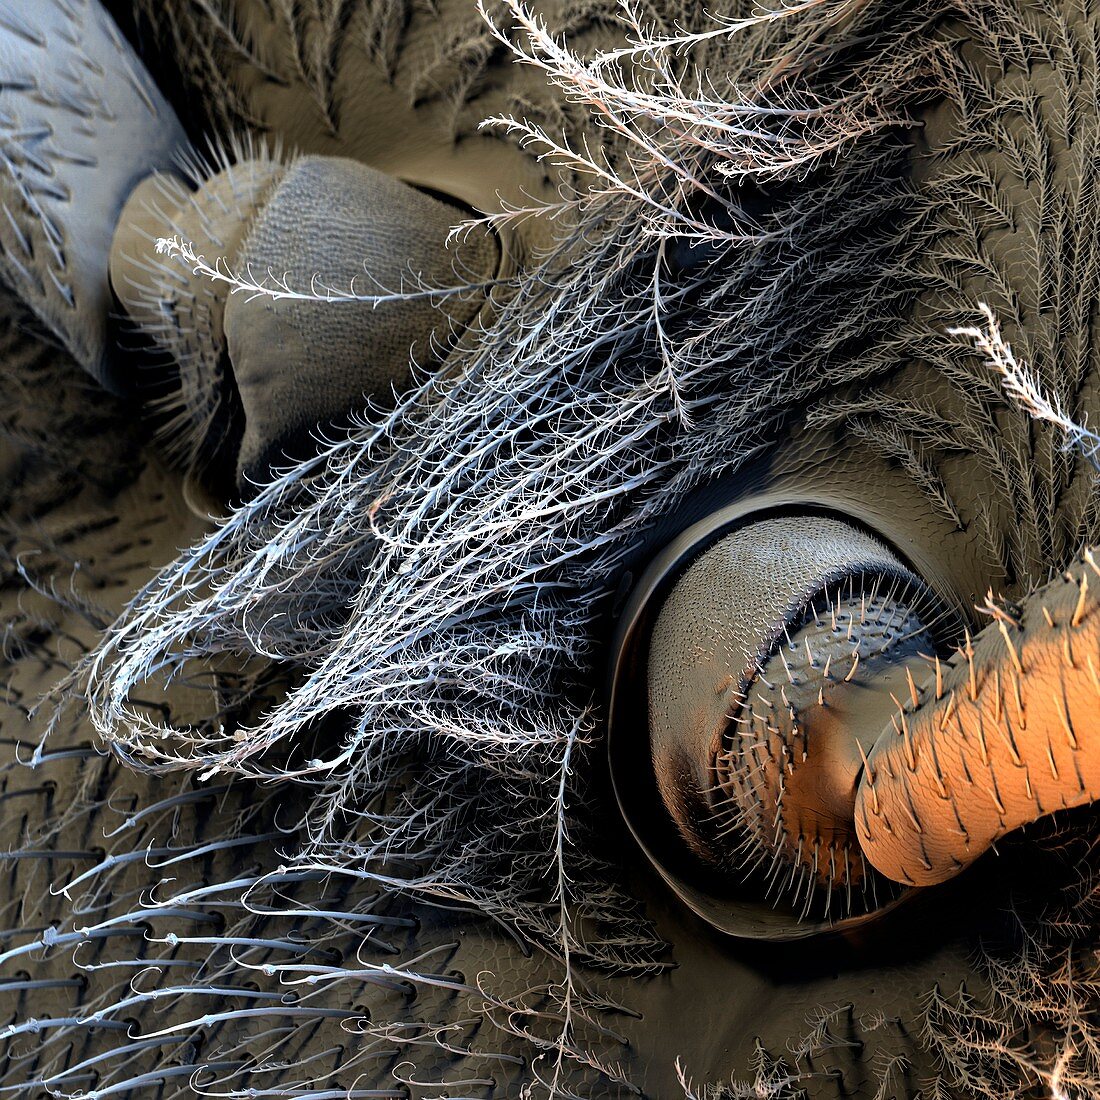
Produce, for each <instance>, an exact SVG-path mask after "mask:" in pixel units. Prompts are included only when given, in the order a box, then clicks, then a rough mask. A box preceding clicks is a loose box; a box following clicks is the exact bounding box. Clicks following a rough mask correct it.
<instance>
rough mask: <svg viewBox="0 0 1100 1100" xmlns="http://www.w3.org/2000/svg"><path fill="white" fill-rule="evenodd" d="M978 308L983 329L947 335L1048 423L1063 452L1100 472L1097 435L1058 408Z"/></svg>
mask: <svg viewBox="0 0 1100 1100" xmlns="http://www.w3.org/2000/svg"><path fill="white" fill-rule="evenodd" d="M978 308H979V309H980V310H981V312H982V315H983V316H984V317H985V325H984V327H978V326H976V325H967V326H961V327H958V328H951V329H948V330H947V331H948V334H949V335H951V336H962V337H965V338H966V339H967V340H970V341H971V342H972V343H973V345H974V347H975V348H976V349H977V350H978V351H980V352H981V353H982V354H983V355H985V356H986V362H987V365H988V366H989V368H990V369H991V370H993V371H995V372H996V373H997V374H998V375H1000V378H1001V385H1002V386H1003V388H1004V392H1005V394H1006V395H1007V396H1008V397H1009V398H1010V399H1011V400H1012V401H1013V402H1014V403H1015V404H1016V405H1018V406H1019V407H1020V408H1021V409H1023V410H1024V412H1026V413H1027V414H1028V415H1029V416H1031V417H1033V418H1034V419H1035V420H1041V421H1043V422H1044V423H1046V424H1052V425H1053V426H1054V427H1055V428H1057V429H1058V430H1059V431H1061V432H1062V433H1063V434H1064V436H1065V440H1066V442H1065V446H1066V449H1067V450H1071V449H1076V450H1079V451H1080V452H1081V453H1082V454H1083V455H1084V456H1085V457H1086V458H1087V459H1088V460H1089V462H1091V463H1092V465H1093V466H1094V467H1095V468H1096V469H1097V471H1098V472H1100V435H1097V434H1096V432H1094V431H1092V430H1091V429H1090V428H1089V427H1088V425H1087V423H1086V422H1085V421H1084V419H1082V420H1080V421H1077V420H1074V419H1073V417H1071V416H1070V415H1069V414H1068V413H1067V412H1066V410H1065V409H1064V408H1063V407H1062V403H1061V401H1060V400H1059V399H1058V398H1057V397H1052V396H1051V395H1049V394H1048V393H1047V392H1046V390H1045V389H1044V387H1043V384H1042V383H1041V382H1040V381H1039V379H1038V378H1037V377H1036V375H1035V374H1034V373H1033V372H1032V371H1030V370H1029V369H1028V368H1027V367H1026V366H1025V365H1024V364H1023V363H1020V362H1019V361H1018V360H1017V359H1016V356H1015V355H1013V353H1012V348H1011V346H1010V345H1009V344H1007V343H1006V342H1005V340H1004V338H1003V337H1002V336H1001V326H1000V325H999V324H998V322H997V318H996V316H995V314H994V313H993V310H992V309H990V307H989V306H988V305H986V304H985V302H980V303H979V304H978Z"/></svg>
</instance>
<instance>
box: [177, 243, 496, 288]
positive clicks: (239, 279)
mask: <svg viewBox="0 0 1100 1100" xmlns="http://www.w3.org/2000/svg"><path fill="white" fill-rule="evenodd" d="M459 228H460V229H461V227H459ZM156 250H157V253H158V254H159V255H162V256H168V257H174V258H177V259H179V260H180V261H182V262H183V263H184V264H186V265H187V266H188V267H189V268H190V269H191V272H192V274H195V275H202V276H203V277H204V278H207V279H209V280H210V281H211V282H214V283H221V284H223V285H225V286H227V287H229V293H230V294H244V295H246V296H247V297H248V299H249V300H251V299H253V298H271V299H273V300H274V301H283V300H289V301H294V302H321V303H324V304H326V305H341V304H346V303H348V302H358V303H360V304H362V305H370V306H374V307H377V306H380V305H384V304H386V303H387V302H415V301H429V302H439V301H443V300H445V299H448V298H457V297H462V296H464V295H470V294H476V293H482V294H483V293H484V292H485V291H486V290H488V289H489V288H490V287H493V286H500V285H502V280H490V281H487V282H480V283H466V284H464V285H461V286H450V287H430V286H427V285H426V284H424V282H423V280H422V279H421V278H420V276H418V275H416V274H415V273H410V282H411V283H412V284H413V289H410V290H406V289H404V288H402V289H398V290H387V289H386V288H385V287H383V286H381V285H380V284H379V285H378V286H377V289H376V291H375V292H374V293H372V294H361V293H359V292H358V291H357V290H356V289H355V278H357V276H356V277H353V278H352V280H351V283H350V284H349V285H348V287H347V289H345V290H341V289H338V288H337V287H334V286H332V285H330V284H328V283H326V282H325V281H324V280H323V279H322V278H321V276H320V274H317V273H315V274H313V275H311V276H310V280H309V290H295V289H294V288H293V287H292V286H291V285H290V283H289V281H288V280H289V276H287V275H285V274H284V275H276V274H274V272H272V271H271V270H268V271H267V272H266V273H265V274H264V276H263V277H262V278H260V279H257V278H256V276H255V274H254V273H253V271H252V267H251V265H248V266H246V267H245V269H244V270H243V271H234V270H233V268H232V267H230V265H229V262H228V261H227V260H226V259H225V257H224V256H219V257H217V259H215V260H214V262H213V263H210V262H209V261H208V260H207V259H206V257H205V256H203V255H201V254H196V252H195V246H194V244H192V243H191V241H185V240H183V239H182V238H181V237H158V238H157V240H156ZM364 277H365V278H366V280H367V281H368V282H375V281H376V280H374V279H372V278H371V276H370V273H369V272H367V273H365V275H364Z"/></svg>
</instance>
